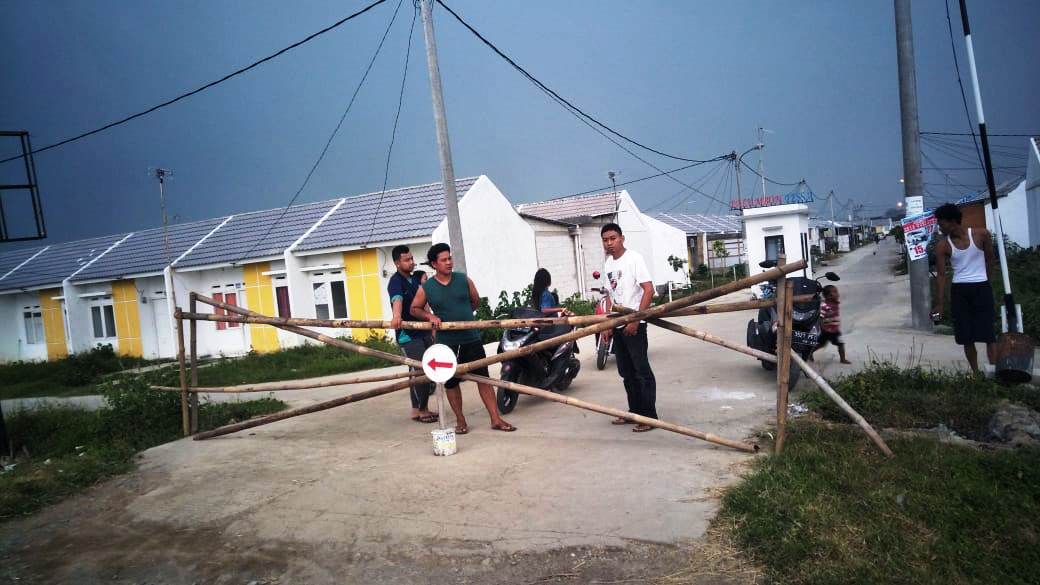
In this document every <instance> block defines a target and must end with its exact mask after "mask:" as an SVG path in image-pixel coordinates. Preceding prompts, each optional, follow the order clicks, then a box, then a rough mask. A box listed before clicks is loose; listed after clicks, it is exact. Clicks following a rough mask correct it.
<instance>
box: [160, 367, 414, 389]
mask: <svg viewBox="0 0 1040 585" xmlns="http://www.w3.org/2000/svg"><path fill="white" fill-rule="evenodd" d="M421 375H422V371H421V370H416V371H411V370H409V371H405V372H393V373H389V374H376V375H374V376H351V377H346V378H344V377H336V378H329V379H327V380H321V381H314V382H308V381H299V382H286V383H283V384H276V383H273V382H263V383H260V384H241V385H238V386H194V387H189V388H188V392H192V393H205V394H238V393H243V392H281V391H283V390H310V389H312V388H328V387H330V386H342V385H346V384H365V383H367V382H385V381H387V380H400V379H401V378H413V377H418V376H421ZM151 388H152V390H162V391H166V392H180V391H181V389H180V388H179V387H177V386H152V387H151Z"/></svg>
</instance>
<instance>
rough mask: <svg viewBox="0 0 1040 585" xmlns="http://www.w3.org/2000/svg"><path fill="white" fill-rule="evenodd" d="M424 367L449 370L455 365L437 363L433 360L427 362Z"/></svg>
mask: <svg viewBox="0 0 1040 585" xmlns="http://www.w3.org/2000/svg"><path fill="white" fill-rule="evenodd" d="M426 365H428V366H430V369H433V370H436V369H437V368H451V367H454V365H455V364H452V363H451V362H439V361H437V359H436V358H433V359H431V360H430V361H429V362H427V363H426Z"/></svg>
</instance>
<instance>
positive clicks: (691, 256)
mask: <svg viewBox="0 0 1040 585" xmlns="http://www.w3.org/2000/svg"><path fill="white" fill-rule="evenodd" d="M654 217H655V218H656V219H658V220H659V221H661V222H663V223H666V224H668V225H670V226H672V227H674V228H676V229H679V230H682V231H683V233H685V234H686V244H685V245H686V250H687V252H686V259H687V261H688V264H687V266H688V267H689V268H692V269H696V268H697V267H698V266H700V265H702V264H704V265H706V266H709V267H710V268H712V269H715V270H718V269H722V270H725V269H727V268H729V267H731V266H734V265H737V264H743V263H744V256H745V253H744V238H743V235H742V234H741V225H740V217H738V216H736V215H710V214H703V213H657V214H655V215H654ZM715 242H722V243H721V244H716V243H715ZM720 245H721V247H722V248H723V249H724V251H725V252H724V254H722V255H720V254H719V253H717V252H716V248H717V247H718V246H720Z"/></svg>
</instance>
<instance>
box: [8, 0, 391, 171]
mask: <svg viewBox="0 0 1040 585" xmlns="http://www.w3.org/2000/svg"><path fill="white" fill-rule="evenodd" d="M386 1H387V0H375V2H372V3H371V4H369V5H368V6H365V7H364V8H362V9H361V10H358V11H357V12H355V13H353V14H351V15H349V16H347V17H345V18H342V19H340V20H338V21H336V22H334V23H332V24H331V25H329V26H327V27H325V28H323V29H321V30H319V31H318V32H315V33H312V34H310V35H308V36H306V37H304V38H303V39H301V40H299V41H296V42H295V43H293V44H291V45H289V46H288V47H285V48H284V49H280V50H278V51H276V52H274V53H272V54H270V55H268V56H266V57H264V58H263V59H260V60H258V61H254V62H253V63H251V64H249V65H246V66H245V67H242V68H240V69H236V70H235V71H232V72H231V73H228V74H227V75H225V76H223V77H221V78H220V79H217V80H214V81H211V82H209V83H207V84H205V85H202V86H200V87H197V88H195V89H193V90H191V91H188V92H185V93H182V94H180V95H179V96H177V97H175V98H173V99H169V100H166V101H164V102H162V103H160V104H158V105H155V106H152V107H150V108H148V109H145V110H142V111H140V112H137V113H136V114H131V115H129V116H126V117H125V118H121V119H119V120H116V121H115V122H110V123H108V124H105V125H104V126H101V127H100V128H95V129H93V130H90V131H87V132H83V133H82V134H77V135H76V136H72V137H70V138H66V139H64V140H60V141H58V142H55V143H53V144H48V145H47V146H43V147H40V148H37V149H35V150H33V151H31V152H30V153H28V154H38V153H41V152H44V151H47V150H51V149H52V148H58V147H59V146H64V145H66V144H69V143H71V142H75V141H77V140H81V139H83V138H86V137H88V136H93V135H94V134H97V133H99V132H104V131H105V130H108V129H110V128H115V127H116V126H119V125H122V124H125V123H127V122H129V121H131V120H135V119H137V118H140V117H142V116H146V115H148V114H151V113H152V112H155V111H157V110H160V109H162V108H165V107H166V106H170V105H173V104H175V103H177V102H179V101H181V100H183V99H186V98H189V97H191V96H193V95H195V94H197V93H201V92H203V91H205V90H207V89H209V88H211V87H214V86H216V85H219V84H221V83H223V82H225V81H227V80H229V79H231V78H233V77H237V76H239V75H241V74H243V73H245V72H247V71H249V70H251V69H254V68H256V67H259V66H260V65H263V64H264V63H266V62H268V61H270V60H272V59H275V58H277V57H280V56H281V55H283V54H285V53H288V52H289V51H291V50H293V49H295V48H297V47H299V46H300V45H303V44H305V43H307V42H309V41H312V40H314V39H315V38H317V37H319V36H321V35H323V34H325V33H327V32H329V31H331V30H333V29H335V28H338V27H340V26H342V25H343V24H345V23H347V22H349V21H351V20H353V19H355V18H357V17H358V16H361V15H362V14H364V13H366V12H368V11H369V10H372V9H373V8H375V7H376V6H379V5H380V4H382V3H384V2H386ZM25 156H27V155H26V154H19V155H17V156H12V157H9V158H5V159H3V160H0V163H6V162H10V161H12V160H17V159H20V158H24V157H25Z"/></svg>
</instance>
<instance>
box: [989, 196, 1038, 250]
mask: <svg viewBox="0 0 1040 585" xmlns="http://www.w3.org/2000/svg"><path fill="white" fill-rule="evenodd" d="M997 203H998V204H999V205H1000V222H1001V224H1002V225H1003V228H1004V235H1005V236H1007V237H1008V238H1009V239H1010V240H1011V241H1012V242H1014V243H1016V244H1018V245H1019V246H1022V247H1023V248H1031V247H1033V246H1036V245H1040V241H1036V240H1033V239H1032V238H1031V237H1030V233H1029V226H1030V224H1031V223H1033V224H1035V223H1037V222H1040V216H1037V215H1036V214H1037V212H1040V206H1038V205H1036V203H1035V202H1034V203H1033V205H1030V201H1029V198H1028V193H1027V192H1026V182H1025V181H1022V182H1021V183H1019V184H1018V187H1015V189H1014V190H1013V191H1011V192H1010V193H1008V194H1007V196H1006V197H1001V198H1000V201H998V202H997ZM983 208H984V209H985V210H986V227H987V228H988V229H989V230H990V231H991V232H993V233H996V224H995V222H994V221H993V208H992V207H990V205H989V203H988V202H987V203H986V204H984V205H983ZM1031 208H1032V209H1031ZM1034 231H1035V228H1034Z"/></svg>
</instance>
